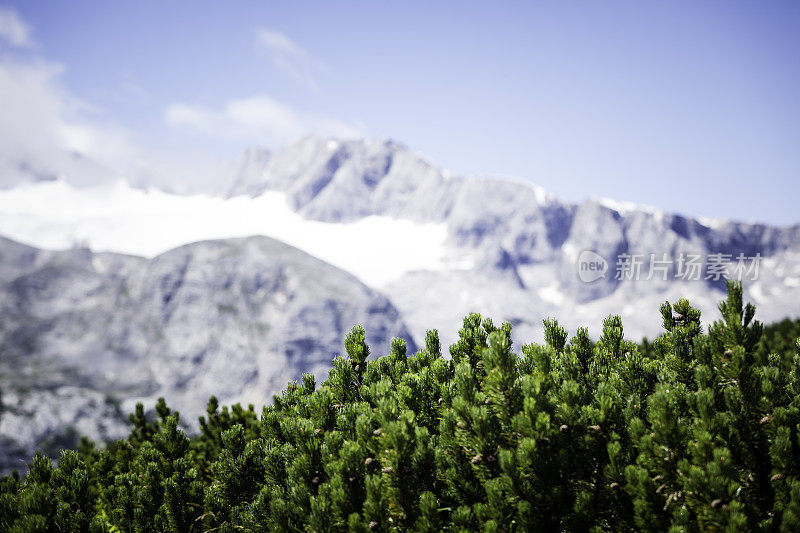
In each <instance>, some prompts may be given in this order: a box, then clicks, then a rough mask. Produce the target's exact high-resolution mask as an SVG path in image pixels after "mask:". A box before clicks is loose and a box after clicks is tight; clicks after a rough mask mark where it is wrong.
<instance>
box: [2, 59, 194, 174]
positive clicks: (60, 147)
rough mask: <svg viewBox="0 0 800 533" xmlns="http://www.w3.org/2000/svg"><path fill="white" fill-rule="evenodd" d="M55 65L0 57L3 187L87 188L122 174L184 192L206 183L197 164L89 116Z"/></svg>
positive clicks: (87, 108)
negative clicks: (60, 181) (61, 183)
mask: <svg viewBox="0 0 800 533" xmlns="http://www.w3.org/2000/svg"><path fill="white" fill-rule="evenodd" d="M62 70H63V69H62V67H61V66H60V65H57V64H54V63H50V62H47V61H42V60H35V59H34V60H28V61H24V62H21V61H14V60H9V59H6V60H1V59H0V102H3V114H2V119H0V188H4V187H13V186H15V185H17V184H19V183H22V182H26V181H30V180H42V179H54V178H56V177H64V178H66V179H67V180H69V182H70V183H73V184H77V185H82V186H86V185H92V184H95V183H100V182H103V181H107V180H113V179H118V178H120V177H123V178H126V179H128V180H129V181H130V182H131V183H137V184H155V183H158V184H159V185H162V186H170V187H171V188H172V189H174V190H181V189H182V188H183V187H184V186H185V185H187V183H181V182H189V181H193V180H196V181H199V180H200V179H201V178H203V176H202V173H201V172H200V169H201V168H206V167H203V166H201V165H195V164H194V163H193V162H191V161H188V162H187V161H176V160H173V159H174V158H171V157H168V156H164V155H162V154H157V153H155V152H154V151H153V150H149V149H144V148H143V147H141V146H140V145H138V144H137V143H135V142H134V141H133V139H132V136H131V134H130V133H129V132H128V131H127V130H125V129H124V128H122V127H120V126H118V125H116V124H114V123H111V122H108V121H100V120H97V119H96V118H91V117H93V116H94V115H96V112H97V110H96V109H94V108H92V107H91V106H90V105H88V104H86V103H85V102H81V101H79V100H78V99H76V98H74V97H72V96H71V95H70V94H69V93H68V92H67V91H66V90H65V89H64V88H63V87H62V84H61V81H60V75H61V72H62Z"/></svg>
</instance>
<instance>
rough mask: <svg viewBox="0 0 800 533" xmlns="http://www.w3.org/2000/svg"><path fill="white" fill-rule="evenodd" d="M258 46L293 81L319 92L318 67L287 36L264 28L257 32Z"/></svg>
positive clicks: (307, 54) (303, 50) (302, 49)
mask: <svg viewBox="0 0 800 533" xmlns="http://www.w3.org/2000/svg"><path fill="white" fill-rule="evenodd" d="M256 44H257V45H258V47H259V48H261V50H263V51H264V52H266V53H267V55H268V57H269V58H270V60H271V61H272V64H273V65H274V66H275V67H276V68H278V69H280V70H282V71H284V72H285V73H287V74H288V75H289V76H290V77H292V79H294V80H295V81H297V82H298V83H301V84H303V85H306V86H308V87H309V88H311V89H314V90H317V89H318V86H317V82H316V80H315V76H314V74H315V71H316V70H317V67H316V65H315V64H314V62H313V61H312V59H311V56H310V55H309V53H308V52H307V51H306V50H305V49H304V48H302V47H301V46H300V45H298V44H297V43H295V42H294V41H292V40H291V39H290V38H289V37H287V36H286V35H285V34H283V33H281V32H278V31H274V30H268V29H265V28H262V29H260V30H258V31H257V32H256Z"/></svg>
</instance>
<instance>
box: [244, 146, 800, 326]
mask: <svg viewBox="0 0 800 533" xmlns="http://www.w3.org/2000/svg"><path fill="white" fill-rule="evenodd" d="M259 168H260V170H259ZM242 169H243V170H242V172H240V174H239V175H238V177H237V178H236V179H235V180H234V185H233V187H232V188H231V190H230V193H231V194H251V195H258V194H260V193H261V192H264V191H267V190H273V191H280V192H283V193H285V194H286V195H287V199H288V201H289V203H290V205H291V206H292V207H293V209H295V210H296V211H297V212H298V213H301V214H302V215H304V216H305V217H306V218H310V219H315V220H320V221H325V222H333V223H337V222H349V221H354V220H358V219H359V218H362V217H366V216H370V215H383V216H389V217H394V218H405V219H410V220H413V221H416V222H425V223H444V224H445V225H446V227H447V231H448V246H449V247H450V249H449V250H448V253H449V254H450V256H451V257H452V258H453V261H452V263H453V264H459V266H457V267H453V268H451V269H450V270H437V271H421V272H410V273H408V274H406V275H405V276H404V277H403V278H402V279H400V280H396V281H393V282H392V283H390V284H389V285H388V286H384V287H379V288H380V289H381V290H382V291H384V292H385V293H387V294H388V295H389V297H390V298H391V299H392V301H393V302H394V303H395V304H396V305H397V306H398V308H399V309H400V311H401V313H402V314H403V317H404V319H405V320H406V323H408V324H409V325H410V327H411V329H412V334H413V335H414V336H415V337H416V338H418V339H420V338H422V337H423V336H424V333H425V332H424V329H425V328H426V327H427V328H432V327H435V328H439V329H440V330H441V331H440V333H441V334H442V338H443V339H445V338H448V335H450V334H451V333H452V334H454V333H455V332H457V331H458V329H459V324H460V321H461V319H462V318H463V317H464V315H465V314H467V313H468V312H470V311H479V312H483V313H491V314H492V315H493V317H494V318H495V319H497V320H504V319H508V320H511V321H512V322H513V323H515V324H518V328H517V329H518V331H520V333H521V334H524V335H523V336H522V338H523V340H525V341H527V340H532V339H530V338H529V337H528V336H527V334H531V335H534V336H538V335H540V334H541V321H542V319H543V318H545V317H548V316H556V317H558V318H559V319H560V320H562V321H565V322H567V323H569V324H575V325H586V326H589V327H590V328H592V329H593V330H599V327H600V326H601V324H602V320H603V318H605V317H606V316H608V315H609V314H611V313H615V314H621V315H622V317H623V321H624V323H625V324H626V332H627V333H628V334H629V335H631V336H632V337H633V338H636V337H639V336H642V335H648V336H654V335H657V334H658V333H659V332H660V324H661V319H660V316H659V313H658V311H657V310H658V307H659V304H660V303H661V302H663V301H664V300H667V299H670V298H674V297H676V296H677V297H688V298H690V299H691V300H692V301H694V302H695V303H696V304H697V305H698V306H699V307H700V308H701V309H702V310H703V313H704V317H706V319H707V320H709V321H710V320H714V319H716V303H717V302H718V301H719V300H720V299H722V298H723V297H724V280H721V279H716V280H715V279H709V280H705V279H702V278H701V279H700V280H698V281H691V282H684V281H682V280H680V279H676V277H675V276H674V273H675V270H674V269H675V267H676V265H674V264H673V267H672V270H670V273H669V274H670V276H669V279H667V280H660V279H657V278H654V279H650V280H647V279H644V280H640V281H630V280H621V279H617V277H616V275H615V274H616V267H617V260H618V258H620V256H622V255H623V254H641V255H642V259H643V260H649V258H650V254H655V255H656V256H657V257H663V256H664V255H665V254H666V256H667V257H668V258H669V259H670V260H672V261H673V262H674V261H675V260H676V259H677V258H678V257H679V256H680V254H698V255H700V256H702V257H703V258H707V257H708V256H709V255H711V254H718V253H722V254H730V255H731V256H732V257H733V258H735V257H736V256H738V255H739V254H744V255H745V256H747V257H752V256H755V255H756V254H760V255H761V257H762V258H763V261H762V262H761V265H760V273H759V276H758V279H757V280H751V281H750V282H746V283H745V295H746V297H747V298H748V299H749V300H750V301H753V302H755V303H756V304H758V303H767V302H768V305H765V306H762V308H761V309H760V314H759V316H760V318H762V319H766V320H770V319H779V318H782V317H784V316H787V315H791V316H797V315H800V305H798V303H797V302H798V301H800V225H794V226H790V227H773V226H767V225H763V224H751V223H744V222H735V221H705V220H702V219H696V218H691V217H686V216H682V215H678V214H670V213H664V212H661V211H659V210H656V209H652V208H646V207H640V206H635V205H627V204H626V205H623V204H619V203H617V202H613V201H608V200H599V199H590V200H586V201H584V202H581V203H578V204H574V203H569V202H563V201H560V200H559V199H557V198H555V197H553V196H552V195H550V194H549V193H547V192H546V191H544V190H543V189H541V188H540V187H536V186H535V185H532V184H529V183H524V182H513V181H508V180H503V179H494V178H462V177H455V176H451V175H450V174H449V173H448V172H446V171H444V170H441V169H438V168H437V167H435V166H434V165H433V164H431V163H430V162H428V161H427V160H426V159H424V158H423V157H420V156H418V155H416V154H414V153H413V152H411V151H409V150H407V149H406V148H405V147H403V146H402V145H400V144H398V143H395V142H393V141H389V140H347V141H342V140H336V139H325V138H319V137H307V138H305V139H302V140H300V141H298V142H296V143H294V144H291V145H289V146H287V147H284V148H282V149H280V150H278V151H276V152H274V153H273V154H271V155H270V156H269V158H267V159H263V160H260V162H259V163H258V164H255V163H254V160H253V157H252V156H250V155H248V156H246V157H245V158H244V159H243V162H242ZM743 215H744V216H746V213H745V214H743ZM585 251H589V252H592V253H594V254H596V255H597V256H599V257H601V258H602V259H603V260H604V261H605V262H606V263H607V265H608V271H607V272H606V273H605V276H604V277H602V278H599V279H596V280H594V281H592V282H589V283H587V282H585V281H584V280H582V279H581V278H580V277H579V275H578V268H579V264H578V263H579V258H580V256H581V253H582V252H585ZM464 258H466V259H467V261H466V265H467V266H464V263H465V262H464V261H462V259H464ZM646 277H647V272H645V275H644V276H643V278H646ZM703 277H705V272H704V275H703ZM746 281H747V280H746ZM423 324H425V326H423Z"/></svg>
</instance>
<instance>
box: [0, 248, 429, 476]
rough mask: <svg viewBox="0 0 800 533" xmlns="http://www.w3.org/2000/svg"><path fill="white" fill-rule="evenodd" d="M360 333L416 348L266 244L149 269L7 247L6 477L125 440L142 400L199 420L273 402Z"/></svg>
mask: <svg viewBox="0 0 800 533" xmlns="http://www.w3.org/2000/svg"><path fill="white" fill-rule="evenodd" d="M355 324H363V325H364V327H365V328H366V330H367V336H368V337H367V339H368V342H369V344H370V345H371V346H372V347H373V349H374V350H375V351H376V352H381V351H382V350H387V349H388V346H389V341H390V339H391V338H393V337H396V336H400V337H403V338H405V339H407V341H408V342H409V348H410V349H411V350H413V349H415V347H414V344H413V340H412V339H411V337H410V335H409V333H408V331H407V329H406V327H405V325H404V324H403V321H402V319H401V317H400V315H399V313H398V312H397V310H396V309H395V308H394V307H393V305H392V303H391V302H390V301H389V300H388V299H387V298H386V297H384V296H382V295H381V294H379V293H377V292H375V291H374V290H372V289H370V288H368V287H366V286H365V285H363V284H362V283H361V282H359V281H358V280H357V279H356V278H355V277H353V276H352V275H350V274H348V273H346V272H343V271H341V270H339V269H337V268H334V267H332V266H330V265H328V264H326V263H324V262H322V261H319V260H318V259H315V258H314V257H311V256H309V255H308V254H305V253H303V252H301V251H299V250H297V249H295V248H292V247H290V246H288V245H285V244H283V243H281V242H278V241H275V240H273V239H269V238H266V237H251V238H246V239H230V240H224V241H206V242H198V243H194V244H188V245H186V246H182V247H180V248H177V249H174V250H171V251H169V252H167V253H164V254H162V255H159V256H157V257H155V258H153V259H151V260H147V259H143V258H140V257H133V256H126V255H120V254H112V253H99V254H98V253H92V252H91V251H89V250H87V249H75V250H68V251H61V252H51V251H43V250H40V249H36V248H33V247H29V246H24V245H21V244H18V243H16V242H14V241H10V240H7V239H0V394H1V395H2V398H1V401H2V407H1V408H0V470H7V469H9V468H13V467H20V466H22V465H21V464H20V462H19V461H20V460H21V459H25V458H29V457H30V455H31V453H32V451H33V448H34V447H45V448H51V449H55V448H58V447H60V446H63V445H72V444H74V439H75V438H76V436H77V435H88V436H90V437H92V438H95V439H106V438H115V437H118V436H121V435H123V434H124V433H125V432H126V431H127V427H126V425H125V420H126V419H125V416H124V415H125V414H126V413H128V412H130V411H131V410H132V408H133V406H134V404H135V402H136V401H145V403H146V405H147V406H148V407H149V408H152V406H153V404H154V401H155V399H156V398H157V397H158V396H161V395H164V396H166V397H167V398H168V400H169V403H170V405H171V406H173V407H174V408H177V409H179V410H180V411H181V412H182V413H183V415H184V420H185V421H188V422H192V421H196V417H197V416H198V415H199V414H201V412H202V411H203V408H204V405H205V403H206V402H207V400H208V398H209V396H211V395H212V394H214V395H216V396H217V397H218V398H219V399H220V401H222V402H224V403H230V402H237V401H242V402H244V403H245V404H247V403H254V404H263V403H264V402H266V401H268V400H269V398H270V397H271V395H272V394H273V393H276V392H279V391H280V390H281V389H282V388H284V387H285V385H286V382H287V381H288V380H291V379H298V378H300V377H301V375H302V374H303V373H304V372H314V373H315V374H316V376H317V379H319V380H322V379H324V377H325V376H326V374H327V369H328V367H329V365H330V361H331V358H332V356H333V355H334V354H336V353H342V352H343V345H342V340H343V338H344V335H345V334H346V333H347V331H349V330H350V328H352V326H353V325H355Z"/></svg>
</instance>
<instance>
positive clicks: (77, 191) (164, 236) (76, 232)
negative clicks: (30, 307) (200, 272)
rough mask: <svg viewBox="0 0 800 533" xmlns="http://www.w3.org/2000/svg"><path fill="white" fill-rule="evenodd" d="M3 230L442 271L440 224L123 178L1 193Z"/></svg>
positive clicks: (118, 248)
mask: <svg viewBox="0 0 800 533" xmlns="http://www.w3.org/2000/svg"><path fill="white" fill-rule="evenodd" d="M0 234H2V235H4V236H6V237H9V238H11V239H15V240H18V241H22V242H25V243H28V244H31V245H34V246H38V247H40V248H48V249H64V248H70V247H72V246H73V245H74V243H76V242H81V243H85V244H86V245H88V246H89V247H91V248H92V249H93V250H95V251H111V252H119V253H126V254H132V255H140V256H145V257H153V256H156V255H158V254H160V253H163V252H166V251H167V250H171V249H173V248H175V247H177V246H181V245H183V244H187V243H190V242H196V241H201V240H207V239H225V238H232V237H247V236H250V235H266V236H268V237H272V238H275V239H278V240H281V241H283V242H285V243H287V244H290V245H292V246H295V247H297V248H299V249H301V250H303V251H305V252H307V253H309V254H311V255H314V256H316V257H318V258H320V259H322V260H324V261H327V262H329V263H331V264H332V265H335V266H337V267H339V268H342V269H344V270H346V271H348V272H351V273H353V274H354V275H356V276H357V277H359V278H360V279H361V280H362V281H364V282H365V283H367V284H368V285H372V286H376V287H382V286H383V285H385V284H387V283H389V282H391V281H394V280H396V279H398V278H400V277H401V276H402V275H403V274H405V273H407V272H409V271H412V270H439V269H444V268H446V267H447V266H448V265H446V264H445V259H446V255H447V254H446V247H445V241H446V238H447V228H446V226H445V225H444V224H419V223H416V222H412V221H410V220H400V219H393V218H389V217H384V216H369V217H366V218H363V219H360V220H358V221H356V222H353V223H348V224H334V223H327V222H318V221H312V220H306V219H304V218H303V217H302V216H300V215H298V214H297V213H295V212H294V211H292V210H291V208H290V207H289V205H288V203H287V201H286V196H285V194H284V193H281V192H277V191H268V192H266V193H264V194H262V195H261V196H258V197H256V198H249V197H246V196H237V197H234V198H227V199H226V198H219V197H211V196H205V195H194V196H181V195H176V194H170V193H166V192H163V191H160V190H156V189H150V190H146V191H145V190H141V189H134V188H132V187H130V186H129V185H128V184H127V183H126V182H124V181H118V182H115V183H111V184H105V185H102V186H98V187H94V188H85V189H84V188H75V187H73V186H71V185H69V184H67V183H66V182H64V181H62V180H59V181H53V182H39V183H29V184H23V185H20V186H18V187H16V188H13V189H9V190H4V191H0ZM97 267H98V265H95V268H97Z"/></svg>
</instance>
